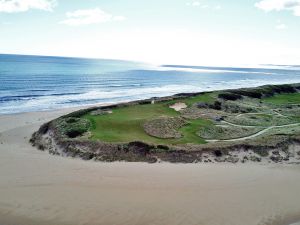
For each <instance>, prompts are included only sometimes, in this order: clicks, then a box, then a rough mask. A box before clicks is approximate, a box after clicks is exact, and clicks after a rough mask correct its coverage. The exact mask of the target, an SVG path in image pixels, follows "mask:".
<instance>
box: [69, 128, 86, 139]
mask: <svg viewBox="0 0 300 225" xmlns="http://www.w3.org/2000/svg"><path fill="white" fill-rule="evenodd" d="M83 133H84V131H82V130H69V131H68V132H67V133H66V135H67V136H68V137H69V138H76V137H78V136H80V135H82V134H83Z"/></svg>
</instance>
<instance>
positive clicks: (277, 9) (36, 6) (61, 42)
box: [0, 0, 300, 66]
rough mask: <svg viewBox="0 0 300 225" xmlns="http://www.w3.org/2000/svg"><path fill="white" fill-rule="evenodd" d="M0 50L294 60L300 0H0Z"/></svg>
mask: <svg viewBox="0 0 300 225" xmlns="http://www.w3.org/2000/svg"><path fill="white" fill-rule="evenodd" d="M0 53H12V54H31V55H53V56H72V57H93V58H108V59H125V60H135V61H143V62H149V63H153V64H181V65H209V66H238V65H257V64H288V65H289V64H294V65H299V64H300V0H243V1H238V0H151V1H149V0H0Z"/></svg>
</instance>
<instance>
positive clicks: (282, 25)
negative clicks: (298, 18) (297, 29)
mask: <svg viewBox="0 0 300 225" xmlns="http://www.w3.org/2000/svg"><path fill="white" fill-rule="evenodd" d="M275 28H276V29H278V30H284V29H286V28H287V26H286V25H285V24H284V23H280V24H277V25H276V27H275Z"/></svg>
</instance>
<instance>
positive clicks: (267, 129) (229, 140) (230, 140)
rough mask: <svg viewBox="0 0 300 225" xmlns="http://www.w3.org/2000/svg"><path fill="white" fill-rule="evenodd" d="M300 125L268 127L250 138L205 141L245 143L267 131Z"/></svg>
mask: <svg viewBox="0 0 300 225" xmlns="http://www.w3.org/2000/svg"><path fill="white" fill-rule="evenodd" d="M298 125H300V123H293V124H286V125H280V126H271V127H268V128H266V129H264V130H261V131H259V132H257V133H255V134H252V135H250V136H246V137H242V138H233V139H225V140H218V139H217V140H205V141H207V142H222V141H223V142H232V141H244V140H248V139H252V138H255V137H257V136H260V135H262V134H264V133H266V132H267V131H269V130H271V129H273V128H283V127H290V126H298Z"/></svg>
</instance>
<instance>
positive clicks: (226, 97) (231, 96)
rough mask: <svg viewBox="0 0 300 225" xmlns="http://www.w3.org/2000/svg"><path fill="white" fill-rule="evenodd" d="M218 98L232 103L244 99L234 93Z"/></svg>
mask: <svg viewBox="0 0 300 225" xmlns="http://www.w3.org/2000/svg"><path fill="white" fill-rule="evenodd" d="M218 97H219V98H221V99H224V100H231V101H236V100H239V99H242V96H241V95H239V94H234V93H221V94H219V95H218Z"/></svg>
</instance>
